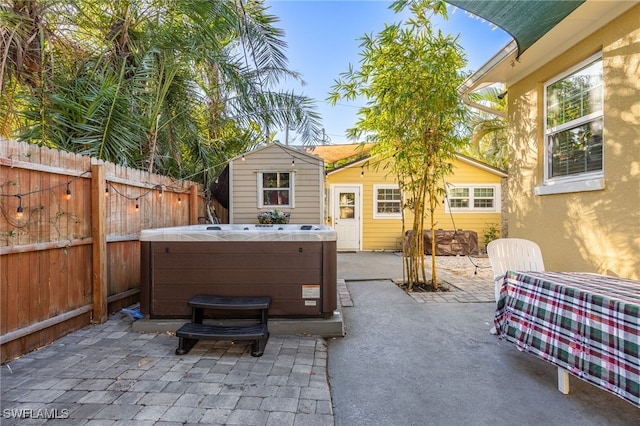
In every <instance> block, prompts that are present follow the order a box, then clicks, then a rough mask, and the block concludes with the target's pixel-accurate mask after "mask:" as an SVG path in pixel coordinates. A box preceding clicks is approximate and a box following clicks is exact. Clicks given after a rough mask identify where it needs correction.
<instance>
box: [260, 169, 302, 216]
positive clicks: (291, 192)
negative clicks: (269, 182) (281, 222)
mask: <svg viewBox="0 0 640 426" xmlns="http://www.w3.org/2000/svg"><path fill="white" fill-rule="evenodd" d="M263 173H288V174H289V204H286V205H285V204H282V205H277V206H276V205H271V204H268V205H265V204H264V193H263V189H264V188H263V187H262V175H263ZM256 176H257V179H258V208H260V209H263V208H269V209H280V208H291V209H292V208H295V206H296V205H295V191H294V188H295V182H294V179H295V173H294V172H293V171H292V170H260V171H258V173H256Z"/></svg>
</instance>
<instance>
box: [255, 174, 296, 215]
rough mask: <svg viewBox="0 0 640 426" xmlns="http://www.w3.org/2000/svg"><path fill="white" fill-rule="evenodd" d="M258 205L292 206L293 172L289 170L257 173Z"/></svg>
mask: <svg viewBox="0 0 640 426" xmlns="http://www.w3.org/2000/svg"><path fill="white" fill-rule="evenodd" d="M258 206H259V207H293V174H292V173H290V172H261V173H258Z"/></svg>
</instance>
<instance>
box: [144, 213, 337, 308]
mask: <svg viewBox="0 0 640 426" xmlns="http://www.w3.org/2000/svg"><path fill="white" fill-rule="evenodd" d="M140 252H141V253H140V254H141V262H140V271H141V274H140V275H141V277H140V278H141V280H140V286H141V301H140V308H141V311H142V313H143V314H145V316H146V317H148V318H151V319H160V318H190V317H191V310H190V309H189V307H188V306H187V302H188V301H189V299H191V298H192V297H193V296H196V295H199V294H211V295H219V296H271V298H272V303H271V308H270V309H269V315H270V316H277V317H325V318H326V317H330V316H331V315H332V314H333V311H334V310H335V309H336V305H337V294H336V293H337V289H336V268H337V256H336V232H335V231H334V230H333V229H332V228H330V227H328V226H325V225H193V226H178V227H172V228H157V229H146V230H143V231H141V232H140Z"/></svg>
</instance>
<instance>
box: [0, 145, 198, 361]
mask: <svg viewBox="0 0 640 426" xmlns="http://www.w3.org/2000/svg"><path fill="white" fill-rule="evenodd" d="M98 166H99V167H98ZM106 180H109V181H110V182H111V185H113V189H112V190H111V191H110V193H109V195H105V187H106ZM67 183H69V189H70V190H71V198H70V199H69V200H67V199H66V197H65V195H66V194H65V193H66V189H67ZM156 185H163V186H164V191H163V194H162V198H159V197H158V191H157V190H155V189H153V188H154V186H156ZM116 190H117V191H116ZM150 190H151V191H150ZM198 190H199V188H198V185H197V184H195V183H194V182H182V181H179V182H174V181H173V179H171V178H169V177H165V176H159V175H154V174H150V173H147V172H143V171H140V170H134V169H130V168H127V167H122V166H118V165H115V164H113V163H105V162H103V161H100V160H96V159H91V158H89V157H86V156H81V155H76V154H73V153H67V152H63V151H60V150H57V149H51V148H47V147H38V146H36V145H32V144H26V143H21V142H17V141H9V140H6V139H2V138H0V194H1V195H2V198H1V199H0V210H1V212H0V213H1V214H0V254H1V255H2V256H1V257H0V311H1V312H0V336H1V337H0V342H2V343H1V344H2V351H1V353H2V355H1V357H2V359H1V360H0V361H1V362H6V361H7V360H8V359H11V358H12V357H15V356H19V355H20V354H21V353H25V352H28V351H30V350H33V349H35V348H36V347H38V346H40V345H43V344H46V343H49V342H51V341H53V340H54V339H56V338H58V337H60V336H61V335H62V334H64V333H67V332H69V331H72V330H73V329H76V328H78V327H81V326H83V325H86V324H87V323H88V321H89V320H90V317H89V315H88V314H87V312H92V314H93V320H94V321H98V322H99V321H101V320H103V319H106V314H108V309H120V307H123V306H127V304H130V303H134V302H135V301H136V299H135V298H136V297H138V294H139V292H140V288H139V284H140V281H139V280H140V277H139V275H140V254H139V251H140V243H139V241H138V236H139V233H140V231H141V230H142V229H145V228H157V227H164V226H179V225H187V224H190V223H197V218H198V216H202V215H204V210H203V208H202V207H203V205H202V198H201V196H200V194H199V192H198ZM15 194H24V196H22V197H21V200H22V207H23V210H24V212H23V217H22V218H21V219H18V218H16V213H17V212H16V210H17V208H18V205H19V203H20V199H19V198H18V197H15ZM135 197H139V199H138V204H139V210H138V211H136V210H135V204H136V201H135ZM178 198H179V199H180V200H181V202H178V201H177V200H178ZM93 219H95V220H97V222H96V223H94V222H92V220H93ZM100 219H101V220H100ZM96 227H97V228H98V229H96ZM96 233H97V234H98V235H99V237H96ZM88 246H91V247H88ZM112 255H113V256H112ZM110 256H112V257H113V259H114V261H115V262H116V263H115V264H113V265H111V264H110V263H109V259H110ZM123 265H124V267H122V266H123ZM101 271H102V272H101ZM111 287H112V288H111ZM110 290H112V291H110ZM79 307H81V308H79ZM78 309H80V310H78ZM87 309H89V310H87ZM7 336H9V337H11V339H9V340H11V342H8V340H7V339H6V337H7ZM5 342H6V343H5ZM7 357H9V358H7Z"/></svg>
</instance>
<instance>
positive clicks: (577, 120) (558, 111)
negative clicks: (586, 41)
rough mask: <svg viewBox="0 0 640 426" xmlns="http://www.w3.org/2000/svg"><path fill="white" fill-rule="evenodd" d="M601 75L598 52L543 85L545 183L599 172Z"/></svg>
mask: <svg viewBox="0 0 640 426" xmlns="http://www.w3.org/2000/svg"><path fill="white" fill-rule="evenodd" d="M602 75H603V72H602V58H601V57H600V56H599V55H598V56H596V57H591V58H590V59H588V60H587V61H584V62H582V63H581V64H579V65H577V66H576V67H575V68H573V69H572V70H569V71H567V72H566V73H564V74H562V75H560V76H559V77H557V78H555V79H553V80H551V81H549V82H548V83H547V84H545V117H546V119H545V138H546V139H545V152H546V161H545V163H546V168H545V180H546V181H547V182H549V183H551V182H552V181H554V180H555V181H562V180H565V181H566V180H575V179H586V178H593V177H594V175H599V174H601V173H602V168H603V166H602V165H603V150H602V134H603V115H602V111H603V92H604V90H603V78H602Z"/></svg>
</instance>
